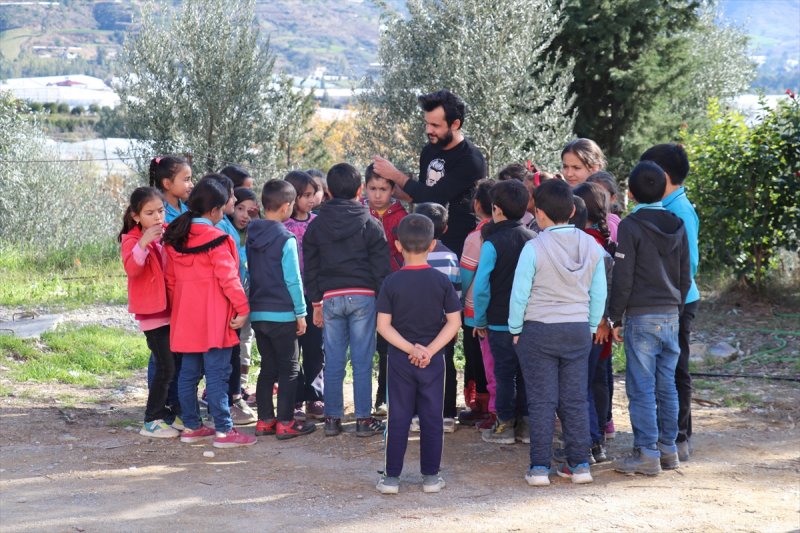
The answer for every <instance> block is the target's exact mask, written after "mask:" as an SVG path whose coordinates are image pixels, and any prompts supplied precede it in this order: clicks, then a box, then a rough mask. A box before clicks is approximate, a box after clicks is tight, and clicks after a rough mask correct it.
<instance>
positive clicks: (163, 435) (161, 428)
mask: <svg viewBox="0 0 800 533" xmlns="http://www.w3.org/2000/svg"><path fill="white" fill-rule="evenodd" d="M180 434H181V433H180V431H178V430H177V429H175V428H173V427H170V425H169V424H167V423H166V422H164V421H163V420H161V419H158V420H152V421H150V422H145V423H144V425H142V429H140V430H139V435H144V436H145V437H153V438H156V439H174V438H175V437H177V436H178V435H180Z"/></svg>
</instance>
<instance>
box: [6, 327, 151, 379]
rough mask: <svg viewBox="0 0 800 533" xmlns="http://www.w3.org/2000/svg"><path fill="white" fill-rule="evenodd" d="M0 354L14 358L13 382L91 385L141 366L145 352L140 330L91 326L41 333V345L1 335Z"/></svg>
mask: <svg viewBox="0 0 800 533" xmlns="http://www.w3.org/2000/svg"><path fill="white" fill-rule="evenodd" d="M0 356H5V357H12V358H13V359H15V360H17V362H16V363H14V364H13V365H12V368H11V370H10V372H9V375H10V377H12V378H13V379H14V380H16V381H34V382H53V381H54V382H58V383H69V384H76V385H83V386H87V387H95V386H98V385H100V384H101V383H102V382H103V381H104V380H107V379H109V378H124V377H128V376H130V375H131V374H132V372H133V371H134V370H136V369H139V368H144V367H145V366H146V365H147V359H148V357H149V351H148V349H147V345H146V343H145V339H144V336H143V335H142V334H140V333H131V332H128V331H125V330H122V329H118V328H108V327H104V326H96V325H94V326H84V327H80V328H73V327H62V328H59V329H57V330H55V331H52V332H48V333H45V334H43V335H42V340H41V344H38V343H37V342H36V341H33V340H27V339H26V340H20V339H15V338H13V337H11V338H10V337H7V336H2V337H0Z"/></svg>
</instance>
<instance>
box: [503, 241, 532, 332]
mask: <svg viewBox="0 0 800 533" xmlns="http://www.w3.org/2000/svg"><path fill="white" fill-rule="evenodd" d="M535 275H536V250H535V249H534V248H533V246H530V245H525V246H524V247H523V248H522V253H520V254H519V261H518V262H517V269H516V270H515V271H514V284H513V285H512V286H511V302H510V307H509V311H508V332H509V333H511V334H512V335H519V334H520V333H521V332H522V324H523V323H524V322H525V309H527V307H528V299H529V298H530V297H531V287H532V286H533V277H534V276H535Z"/></svg>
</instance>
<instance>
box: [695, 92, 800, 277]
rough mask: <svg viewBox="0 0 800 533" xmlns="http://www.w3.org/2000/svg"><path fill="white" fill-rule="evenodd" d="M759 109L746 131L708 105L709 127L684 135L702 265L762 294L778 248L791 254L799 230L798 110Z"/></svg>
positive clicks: (792, 101) (731, 115)
mask: <svg viewBox="0 0 800 533" xmlns="http://www.w3.org/2000/svg"><path fill="white" fill-rule="evenodd" d="M786 100H787V101H786V102H781V103H780V104H779V105H778V107H777V108H776V109H772V110H770V109H768V108H767V107H766V106H765V105H764V104H762V105H763V108H762V111H761V114H760V116H758V117H757V118H756V123H755V124H754V125H752V126H748V125H747V123H746V122H745V119H744V117H743V116H741V115H740V114H739V113H736V112H732V111H728V112H725V111H723V110H722V108H721V107H720V105H719V103H717V102H716V101H712V103H711V104H710V105H709V109H708V118H709V120H710V122H711V126H709V127H707V128H703V129H700V130H698V131H695V132H694V133H691V134H688V133H687V134H685V135H684V137H685V138H684V143H685V146H686V150H687V152H688V153H689V160H690V161H691V162H692V173H691V175H690V179H691V187H692V193H691V194H692V199H693V200H694V201H695V202H696V204H697V211H698V216H699V217H700V220H701V221H703V223H702V224H701V226H700V257H701V259H702V263H701V266H702V267H703V268H705V269H707V270H716V269H719V268H725V267H730V268H732V269H733V271H734V273H735V274H736V276H737V277H738V278H739V280H741V281H744V282H746V283H748V284H749V285H752V286H754V287H755V288H757V289H761V288H763V286H764V282H765V276H766V275H767V274H768V273H769V271H770V269H771V268H773V267H774V266H775V259H776V253H777V251H778V249H780V248H785V249H787V250H790V251H793V252H794V253H796V252H797V247H798V237H799V235H798V228H800V207H798V206H800V104H799V103H798V101H797V100H796V97H795V96H794V95H791V97H788V98H787V99H786Z"/></svg>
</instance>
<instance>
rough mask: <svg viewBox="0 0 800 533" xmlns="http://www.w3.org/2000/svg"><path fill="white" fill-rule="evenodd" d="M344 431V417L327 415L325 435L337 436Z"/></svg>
mask: <svg viewBox="0 0 800 533" xmlns="http://www.w3.org/2000/svg"><path fill="white" fill-rule="evenodd" d="M341 432H342V419H341V418H333V417H330V416H329V417H327V418H326V419H325V436H326V437H335V436H336V435H338V434H339V433H341Z"/></svg>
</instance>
